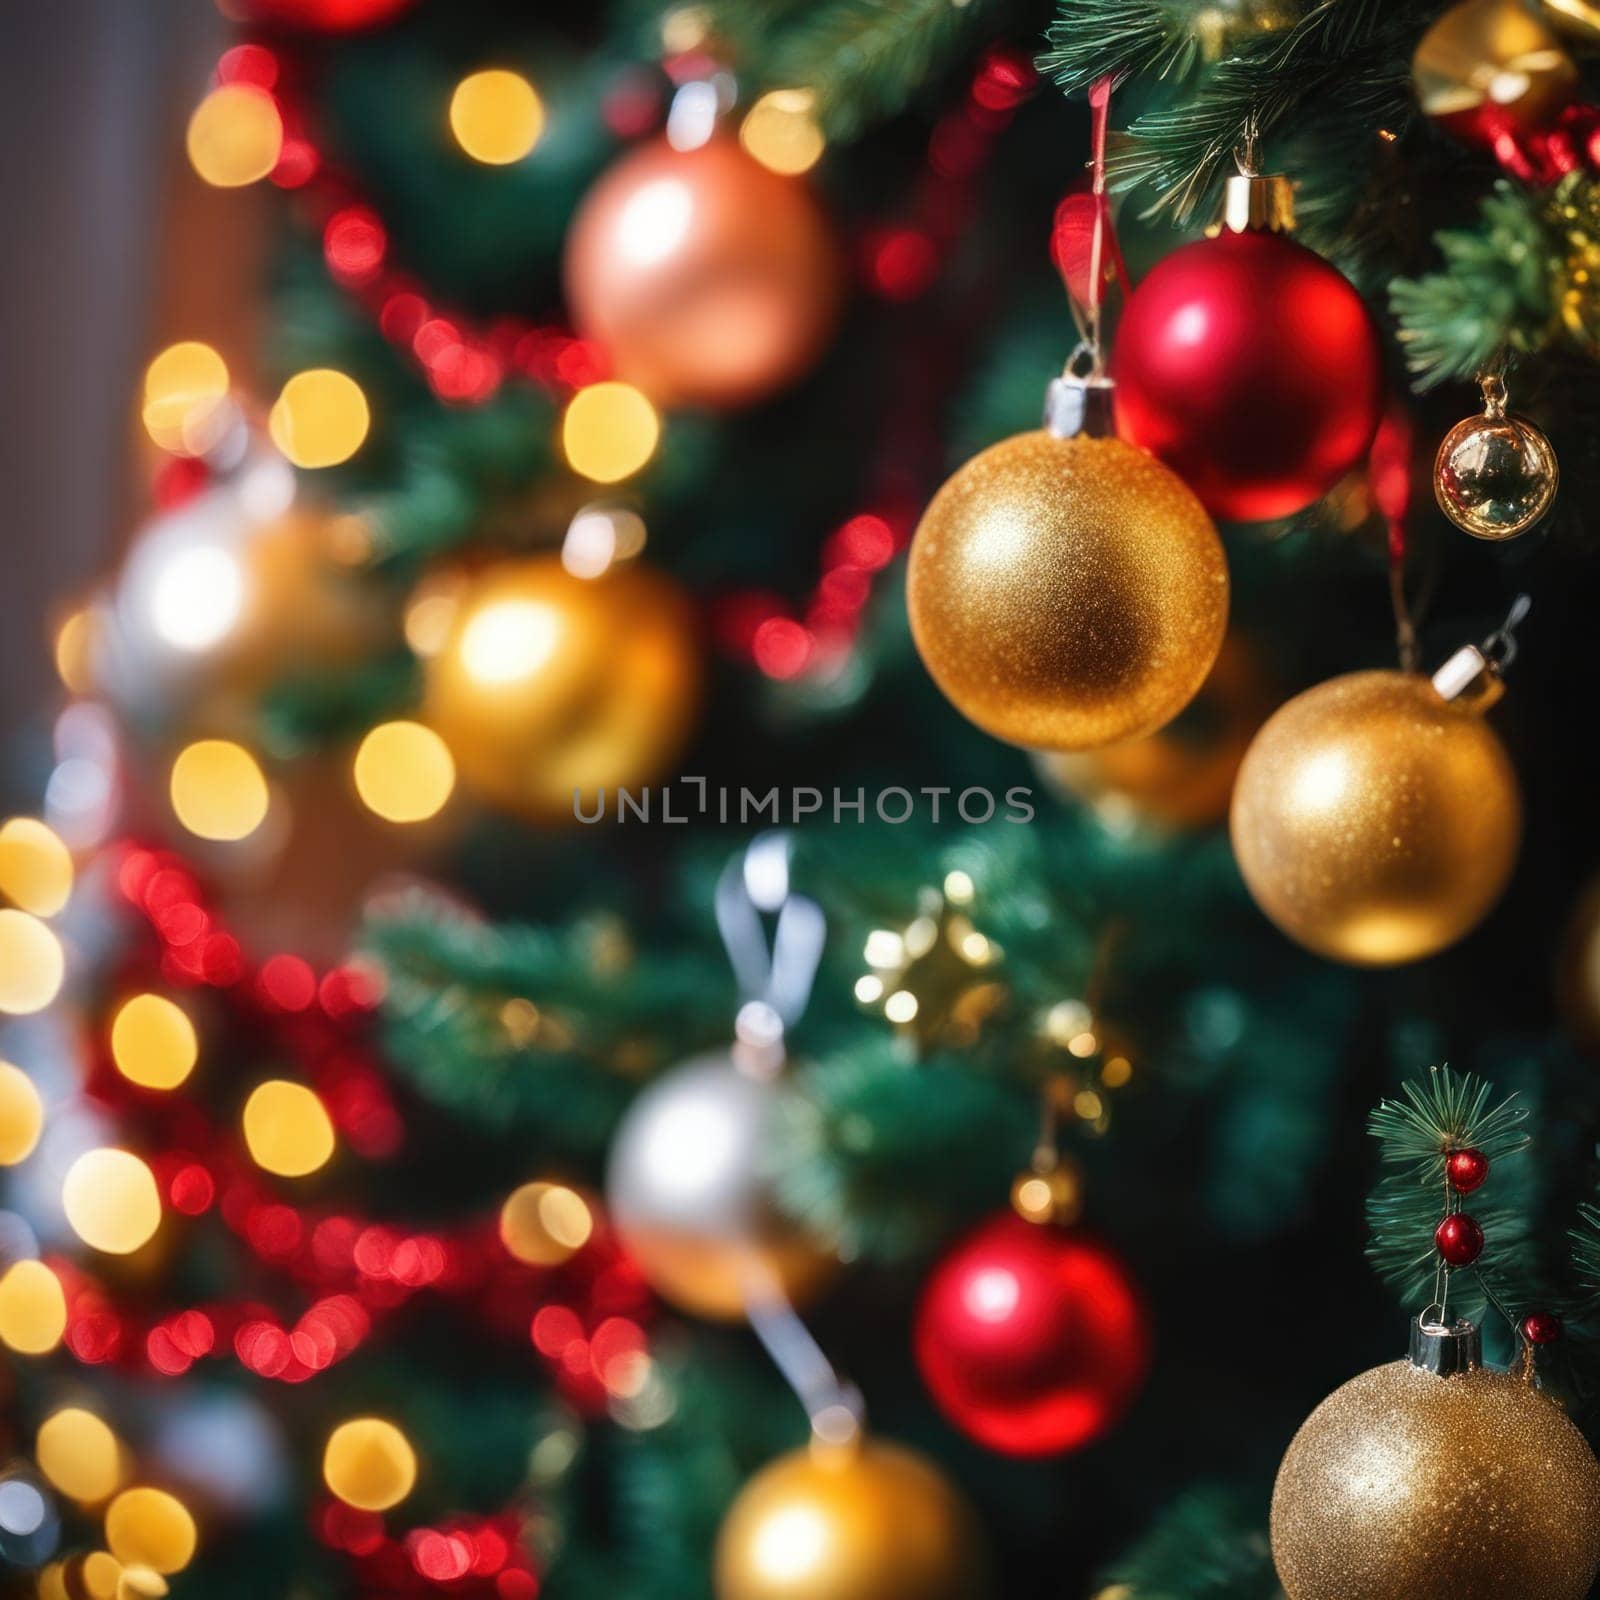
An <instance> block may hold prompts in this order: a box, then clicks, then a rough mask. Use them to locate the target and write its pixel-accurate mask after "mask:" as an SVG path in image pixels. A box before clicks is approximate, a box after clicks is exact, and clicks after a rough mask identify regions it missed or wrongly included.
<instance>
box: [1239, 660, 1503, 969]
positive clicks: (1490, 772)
mask: <svg viewBox="0 0 1600 1600" xmlns="http://www.w3.org/2000/svg"><path fill="white" fill-rule="evenodd" d="M1521 817H1522V802H1521V797H1520V794H1519V791H1518V787H1517V779H1516V774H1515V772H1514V771H1513V769H1512V766H1511V761H1510V758H1509V757H1508V756H1507V754H1506V751H1505V747H1504V746H1503V745H1502V744H1501V743H1500V740H1499V738H1498V737H1497V736H1496V735H1495V733H1494V731H1493V729H1491V728H1490V727H1489V725H1488V724H1487V723H1486V722H1485V721H1484V720H1483V718H1482V716H1481V715H1479V714H1478V713H1477V712H1475V711H1473V710H1471V709H1469V708H1468V707H1466V706H1464V705H1462V704H1460V703H1459V702H1456V701H1450V700H1446V699H1445V698H1444V697H1443V696H1442V695H1441V694H1440V693H1439V692H1438V690H1437V689H1435V688H1434V686H1433V684H1432V683H1431V682H1430V681H1429V680H1428V679H1427V678H1424V677H1420V676H1417V675H1415V674H1410V673H1404V672H1353V673H1350V674H1348V675H1346V676H1345V677H1341V678H1334V679H1331V680H1330V681H1329V682H1327V683H1323V684H1318V685H1317V687H1316V688H1314V689H1308V690H1307V691H1306V692H1305V693H1304V694H1301V695H1297V696H1296V697H1295V698H1294V699H1293V700H1291V701H1290V702H1289V703H1288V704H1287V705H1285V706H1283V707H1281V708H1280V709H1279V710H1278V711H1277V712H1276V713H1275V714H1274V715H1273V716H1272V717H1271V718H1270V720H1269V721H1268V722H1267V724H1266V726H1265V727H1264V728H1262V730H1261V732H1260V733H1259V734H1257V735H1256V738H1255V741H1254V743H1252V744H1251V746H1250V751H1249V754H1247V755H1246V756H1245V759H1244V765H1243V766H1242V767H1241V768H1240V769H1239V779H1238V782H1237V784H1236V785H1235V787H1234V793H1233V808H1232V816H1231V830H1232V835H1233V851H1234V855H1235V857H1236V858H1237V860H1238V863H1239V870H1240V871H1241V872H1242V873H1243V874H1244V880H1245V883H1246V885H1247V886H1248V887H1249V890H1250V893H1251V894H1252V895H1253V896H1254V897H1255V901H1256V904H1257V905H1258V906H1260V908H1261V909H1262V910H1263V911H1264V912H1265V913H1266V914H1267V916H1268V917H1270V918H1271V919H1272V921H1273V922H1275V923H1276V924H1277V925H1278V927H1279V928H1281V929H1282V930H1283V932H1284V933H1286V934H1288V935H1289V937H1290V938H1291V939H1295V940H1298V941H1299V943H1301V944H1303V945H1305V946H1306V947H1307V948H1308V949H1310V950H1314V951H1316V952H1317V953H1318V954H1319V955H1324V956H1328V957H1331V958H1332V959H1333V960H1336V961H1346V962H1349V963H1351V964H1352V965H1355V966H1392V965H1396V964H1398V963H1400V962H1404V961H1416V960H1418V959H1420V958H1421V957H1423V956H1428V955H1432V954H1434V952H1436V951H1438V950H1442V949H1444V948H1445V946H1446V945H1449V944H1453V943H1454V942H1455V941H1456V940H1457V939H1459V938H1461V937H1462V936H1463V935H1464V934H1466V933H1467V932H1468V931H1469V930H1470V929H1472V928H1473V927H1474V926H1476V924H1477V923H1478V922H1479V920H1480V919H1481V918H1482V917H1483V916H1484V915H1485V914H1486V913H1487V912H1488V910H1489V908H1490V907H1491V906H1492V905H1493V904H1494V902H1495V901H1496V900H1497V899H1498V898H1499V897H1500V893H1501V891H1502V890H1503V889H1504V888H1505V886H1506V882H1507V880H1508V879H1509V878H1510V876H1511V871H1512V868H1513V866H1514V865H1515V864H1516V858H1517V845H1518V840H1519V836H1520V832H1521Z"/></svg>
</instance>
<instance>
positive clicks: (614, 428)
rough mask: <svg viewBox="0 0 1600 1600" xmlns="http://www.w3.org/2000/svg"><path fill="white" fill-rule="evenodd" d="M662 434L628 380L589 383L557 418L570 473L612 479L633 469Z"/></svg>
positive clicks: (601, 480)
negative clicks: (563, 413) (559, 418)
mask: <svg viewBox="0 0 1600 1600" xmlns="http://www.w3.org/2000/svg"><path fill="white" fill-rule="evenodd" d="M660 438H661V422H660V419H659V418H658V417H657V416H656V410H655V407H654V406H652V405H651V404H650V402H649V400H647V399H646V398H645V396H644V395H643V394H641V393H640V392H639V390H637V389H635V388H634V387H633V385H632V384H629V383H615V382H610V383H592V384H590V385H589V387H588V388H587V389H580V390H579V391H578V392H577V394H575V395H574V396H573V397H572V401H571V403H570V404H569V405H568V406H567V412H566V415H565V417H563V418H562V422H561V445H562V448H563V449H564V450H565V451H566V456H567V461H568V462H569V463H570V465H571V467H572V470H573V471H574V472H579V473H582V474H583V476H584V477H586V478H592V479H594V481H595V482H596V483H616V482H618V481H619V480H621V479H623V478H626V477H628V476H630V475H631V474H632V473H635V472H637V471H638V470H639V469H640V468H641V467H642V466H643V465H644V464H645V463H646V462H647V461H648V460H649V459H650V457H651V456H652V455H654V454H655V449H656V444H657V442H658V440H659V439H660Z"/></svg>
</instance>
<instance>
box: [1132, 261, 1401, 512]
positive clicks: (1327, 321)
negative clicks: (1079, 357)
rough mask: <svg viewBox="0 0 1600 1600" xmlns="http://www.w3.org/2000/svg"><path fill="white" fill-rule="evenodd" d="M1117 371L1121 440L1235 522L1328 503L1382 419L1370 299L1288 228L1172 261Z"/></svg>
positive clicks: (1135, 311)
mask: <svg viewBox="0 0 1600 1600" xmlns="http://www.w3.org/2000/svg"><path fill="white" fill-rule="evenodd" d="M1111 374H1112V377H1113V378H1115V379H1116V385H1117V387H1116V410H1117V431H1118V432H1119V433H1120V434H1121V435H1122V437H1123V438H1125V439H1128V440H1131V441H1132V442H1133V443H1134V444H1138V445H1142V446H1143V447H1144V448H1145V449H1146V450H1149V451H1152V452H1153V453H1154V454H1155V455H1157V456H1159V457H1160V458H1161V459H1162V460H1163V461H1164V462H1166V464H1167V465H1168V466H1169V467H1171V468H1172V469H1173V471H1174V472H1176V473H1177V474H1178V476H1179V477H1181V478H1182V479H1183V480H1184V482H1186V483H1187V484H1188V485H1189V487H1190V488H1191V489H1193V490H1194V492H1195V493H1196V494H1197V495H1198V496H1199V497H1200V499H1201V501H1202V502H1203V503H1204V504H1205V507H1206V509H1207V510H1208V511H1209V512H1211V513H1212V515H1214V516H1217V517H1221V518H1224V519H1226V520H1228V521H1233V522H1259V521H1262V520H1265V519H1267V518H1271V517H1286V516H1288V515H1290V514H1291V513H1292V512H1295V511H1299V510H1302V509H1303V508H1304V507H1306V506H1308V505H1310V504H1311V503H1312V501H1314V500H1317V499H1320V498H1321V497H1322V496H1323V495H1324V494H1326V493H1327V492H1328V490H1329V489H1331V488H1332V487H1333V485H1334V484H1335V483H1337V482H1338V480H1339V479H1340V478H1342V477H1343V476H1344V475H1345V474H1346V473H1347V472H1349V471H1350V470H1351V469H1352V468H1354V467H1356V466H1358V465H1360V463H1361V461H1362V458H1363V457H1364V456H1365V455H1366V453H1367V448H1368V446H1369V445H1371V443H1372V438H1373V435H1374V434H1375V433H1376V432H1377V428H1378V422H1379V420H1380V418H1381V416H1382V407H1383V358H1382V354H1381V351H1380V347H1379V343H1378V335H1377V330H1376V328H1375V327H1374V325H1373V322H1372V317H1371V315H1370V314H1369V313H1368V311H1367V308H1366V305H1365V303H1364V302H1363V301H1362V298H1361V296H1360V295H1359V294H1358V293H1357V292H1356V290H1355V288H1354V286H1353V285H1352V284H1351V283H1350V281H1349V280H1348V279H1347V278H1346V277H1345V276H1344V275H1343V274H1342V273H1340V272H1339V271H1338V270H1337V269H1336V268H1334V267H1332V266H1330V265H1329V264H1328V263H1327V262H1326V261H1324V260H1323V259H1322V257H1321V256H1318V255H1316V254H1314V253H1313V252H1312V251H1310V250H1307V249H1306V248H1305V246H1304V245H1301V244H1297V243H1296V242H1295V241H1294V240H1293V239H1291V238H1289V237H1287V236H1286V235H1284V234H1280V233H1268V232H1265V231H1259V230H1253V231H1250V232H1246V233H1233V232H1229V231H1224V232H1223V233H1221V234H1219V235H1218V236H1217V237H1216V238H1215V239H1199V240H1196V241H1195V242H1194V243H1193V244H1188V245H1185V246H1184V247H1183V248H1182V249H1180V250H1177V251H1174V252H1173V254H1171V255H1170V256H1168V257H1167V258H1166V259H1165V260H1163V261H1161V262H1160V263H1158V264H1157V265H1156V267H1155V268H1154V269H1153V270H1152V271H1151V272H1150V273H1149V274H1148V276H1146V278H1145V279H1144V281H1143V282H1142V283H1141V284H1140V285H1139V287H1138V288H1137V289H1136V290H1135V291H1134V292H1133V294H1132V296H1131V297H1130V299H1129V301H1128V305H1127V309H1126V311H1125V312H1124V313H1123V318H1122V325H1121V327H1120V328H1119V330H1118V332H1117V342H1116V348H1115V350H1114V352H1113V354H1112V362H1111Z"/></svg>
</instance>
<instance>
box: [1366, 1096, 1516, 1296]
mask: <svg viewBox="0 0 1600 1600" xmlns="http://www.w3.org/2000/svg"><path fill="white" fill-rule="evenodd" d="M1492 1093H1493V1091H1492V1089H1491V1087H1490V1085H1489V1084H1488V1083H1487V1082H1486V1081H1485V1080H1484V1079H1482V1078H1480V1077H1478V1076H1477V1075H1476V1074H1473V1073H1466V1074H1460V1073H1455V1072H1452V1071H1451V1070H1450V1068H1449V1067H1435V1068H1433V1069H1432V1070H1431V1071H1430V1072H1429V1074H1428V1077H1427V1078H1426V1079H1425V1080H1423V1081H1421V1082H1416V1081H1413V1082H1409V1083H1407V1084H1405V1085H1404V1087H1403V1090H1402V1094H1403V1098H1402V1099H1400V1100H1385V1101H1383V1102H1381V1103H1380V1104H1379V1106H1378V1108H1377V1109H1376V1110H1375V1111H1374V1112H1373V1114H1372V1117H1371V1120H1370V1122H1369V1124H1368V1131H1369V1132H1370V1133H1371V1134H1372V1136H1373V1137H1374V1138H1376V1139H1377V1140H1378V1141H1379V1143H1380V1144H1381V1146H1382V1155H1381V1160H1382V1162H1383V1164H1384V1165H1385V1166H1386V1167H1391V1168H1398V1169H1399V1170H1398V1171H1394V1172H1391V1173H1390V1174H1389V1175H1388V1176H1387V1177H1385V1178H1383V1179H1381V1180H1380V1181H1379V1183H1378V1184H1377V1185H1376V1186H1375V1187H1374V1189H1373V1191H1372V1194H1371V1196H1370V1197H1369V1199H1368V1202H1367V1222H1368V1227H1369V1229H1370V1232H1371V1240H1370V1242H1369V1244H1368V1246H1367V1256H1368V1258H1369V1259H1370V1260H1371V1262H1372V1264H1373V1267H1374V1268H1375V1270H1376V1271H1377V1272H1378V1274H1379V1276H1380V1277H1382V1278H1383V1279H1384V1281H1385V1282H1386V1283H1388V1284H1389V1285H1390V1286H1391V1287H1392V1288H1394V1289H1395V1290H1396V1292H1397V1293H1398V1294H1399V1295H1400V1297H1401V1298H1402V1299H1404V1300H1405V1301H1406V1302H1408V1304H1412V1305H1413V1306H1415V1305H1416V1304H1418V1303H1421V1302H1426V1301H1428V1300H1431V1299H1432V1298H1433V1296H1434V1287H1435V1275H1436V1270H1437V1266H1438V1253H1437V1250H1436V1249H1435V1246H1434V1239H1433V1236H1434V1232H1435V1230H1436V1229H1437V1227H1438V1225H1439V1223H1440V1221H1441V1219H1442V1218H1443V1216H1444V1214H1445V1210H1446V1206H1447V1203H1448V1191H1447V1189H1446V1187H1445V1159H1446V1157H1447V1156H1448V1154H1449V1153H1450V1152H1451V1151H1452V1150H1462V1149H1475V1150H1481V1151H1482V1152H1483V1154H1484V1155H1485V1156H1487V1157H1488V1159H1489V1165H1490V1177H1489V1183H1490V1184H1492V1185H1494V1193H1493V1195H1492V1196H1491V1195H1487V1194H1484V1192H1483V1191H1479V1195H1478V1196H1474V1197H1473V1198H1472V1199H1471V1200H1470V1201H1469V1202H1468V1204H1469V1206H1470V1208H1471V1212H1472V1215H1473V1216H1474V1218H1476V1220H1477V1221H1478V1223H1479V1225H1480V1226H1481V1227H1482V1228H1483V1231H1484V1236H1485V1239H1486V1240H1487V1243H1486V1245H1485V1247H1484V1254H1483V1255H1482V1256H1480V1257H1479V1259H1478V1260H1477V1262H1475V1263H1474V1264H1473V1265H1472V1266H1471V1267H1470V1268H1467V1269H1464V1270H1461V1271H1458V1272H1456V1273H1455V1274H1454V1275H1453V1278H1452V1296H1453V1302H1452V1303H1454V1304H1457V1305H1460V1306H1461V1309H1462V1310H1463V1311H1465V1312H1466V1313H1467V1314H1469V1315H1472V1316H1474V1317H1481V1316H1482V1315H1483V1314H1484V1313H1485V1310H1486V1309H1487V1308H1489V1307H1494V1308H1495V1309H1499V1310H1503V1311H1505V1312H1506V1313H1507V1314H1508V1315H1510V1314H1512V1313H1513V1312H1514V1311H1515V1310H1516V1308H1518V1307H1522V1308H1524V1309H1525V1308H1527V1307H1528V1306H1529V1305H1530V1304H1531V1303H1532V1302H1533V1301H1534V1299H1535V1298H1536V1297H1535V1295H1534V1289H1533V1284H1534V1281H1535V1279H1534V1274H1533V1271H1532V1268H1531V1265H1530V1264H1529V1263H1528V1261H1527V1255H1528V1244H1529V1235H1530V1233H1531V1219H1530V1215H1529V1212H1530V1205H1529V1196H1528V1194H1527V1187H1526V1184H1525V1183H1518V1182H1516V1181H1515V1179H1516V1176H1517V1175H1518V1174H1519V1173H1520V1164H1517V1165H1515V1166H1512V1167H1511V1168H1509V1169H1508V1168H1507V1166H1506V1163H1508V1162H1511V1161H1512V1159H1513V1158H1514V1157H1516V1156H1518V1155H1520V1154H1522V1153H1523V1152H1524V1151H1525V1150H1526V1149H1527V1147H1528V1143H1529V1140H1528V1136H1527V1134H1526V1132H1525V1131H1524V1124H1525V1122H1526V1120H1527V1115H1528V1114H1527V1111H1526V1109H1525V1108H1524V1107H1523V1106H1521V1105H1520V1104H1518V1103H1517V1099H1516V1097H1515V1096H1514V1095H1513V1096H1509V1097H1508V1098H1506V1099H1504V1100H1501V1101H1498V1102H1492ZM1508 1180H1509V1181H1508ZM1480 1197H1481V1198H1480ZM1456 1278H1461V1279H1464V1280H1465V1285H1464V1287H1465V1288H1466V1290H1467V1299H1466V1301H1465V1303H1462V1301H1461V1300H1460V1299H1459V1298H1458V1297H1457V1290H1456V1288H1455V1286H1454V1280H1455V1279H1456Z"/></svg>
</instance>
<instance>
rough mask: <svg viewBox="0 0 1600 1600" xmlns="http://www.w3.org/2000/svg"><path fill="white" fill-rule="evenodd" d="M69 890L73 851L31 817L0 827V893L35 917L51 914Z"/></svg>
mask: <svg viewBox="0 0 1600 1600" xmlns="http://www.w3.org/2000/svg"><path fill="white" fill-rule="evenodd" d="M71 894H72V854H71V852H70V851H69V850H68V849H67V847H66V846H65V845H64V844H63V843H62V842H61V841H60V839H58V838H57V837H56V835H55V834H54V833H53V832H52V831H51V830H50V829H49V828H47V827H46V826H45V825H44V824H43V823H42V822H40V821H38V820H37V819H36V818H34V817H12V818H11V820H10V821H9V822H7V823H6V824H5V825H4V826H3V827H0V895H4V896H5V897H6V899H8V900H9V901H10V902H11V903H12V904H13V905H15V906H20V907H21V908H22V909H23V910H24V911H31V912H32V913H33V914H34V916H36V917H53V916H54V915H55V914H56V912H58V911H59V910H60V909H61V908H62V907H63V906H64V905H65V904H66V903H67V900H68V898H69V896H70V895H71Z"/></svg>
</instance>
